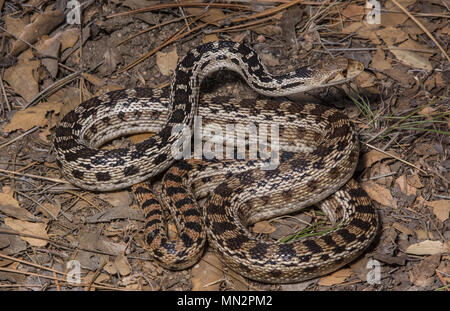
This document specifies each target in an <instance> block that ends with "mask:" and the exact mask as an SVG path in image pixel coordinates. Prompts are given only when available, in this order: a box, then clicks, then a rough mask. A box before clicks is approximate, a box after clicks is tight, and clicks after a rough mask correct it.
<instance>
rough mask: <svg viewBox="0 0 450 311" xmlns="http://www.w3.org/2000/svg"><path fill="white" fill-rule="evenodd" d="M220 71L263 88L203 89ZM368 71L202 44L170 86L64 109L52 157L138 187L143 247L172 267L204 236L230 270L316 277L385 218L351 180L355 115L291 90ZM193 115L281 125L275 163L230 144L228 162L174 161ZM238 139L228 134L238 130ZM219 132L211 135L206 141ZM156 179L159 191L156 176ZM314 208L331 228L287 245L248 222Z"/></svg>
mask: <svg viewBox="0 0 450 311" xmlns="http://www.w3.org/2000/svg"><path fill="white" fill-rule="evenodd" d="M223 69H226V70H230V71H234V72H236V73H238V74H239V75H240V76H241V77H242V78H243V79H244V80H245V81H246V82H247V84H248V85H249V86H250V87H251V88H252V89H253V90H254V91H256V93H258V95H257V96H256V97H254V98H240V97H236V96H231V95H229V96H227V95H221V96H214V95H210V94H201V95H202V96H201V97H200V86H201V84H202V81H203V80H204V78H205V77H206V76H208V75H210V74H211V73H213V72H216V71H219V70H223ZM363 70H364V66H363V65H362V64H361V63H360V62H359V61H356V60H351V59H346V58H343V57H336V58H335V59H334V60H332V61H326V62H319V63H317V64H313V65H309V66H305V67H301V68H298V69H295V70H293V71H291V72H288V73H284V74H279V75H275V74H272V73H270V72H269V71H268V70H267V68H266V67H265V65H264V64H263V62H262V61H261V59H260V57H259V55H258V53H257V52H256V51H254V50H253V49H252V48H250V47H249V46H247V45H246V44H243V43H238V42H232V41H214V42H209V43H206V44H202V45H200V46H198V47H196V48H193V49H192V50H190V51H189V52H188V53H187V54H186V55H185V56H184V57H183V58H182V59H181V60H180V61H179V63H178V64H177V67H176V69H175V70H174V74H173V78H172V82H171V85H170V87H167V88H163V89H158V88H148V87H144V88H135V89H124V90H117V91H112V92H109V93H105V94H102V95H99V96H96V97H92V98H91V99H89V100H87V101H85V102H83V103H81V104H80V105H79V106H78V107H76V108H75V109H73V110H72V111H70V112H69V113H67V114H66V115H65V116H64V117H63V118H62V119H61V121H60V123H59V124H58V126H57V128H56V131H55V138H54V150H55V154H56V163H57V164H58V166H59V168H60V171H61V173H62V175H63V176H64V177H65V178H66V179H67V180H68V181H69V182H71V183H72V184H74V185H76V186H78V187H80V188H83V189H86V190H90V191H114V190H118V189H124V188H128V187H132V191H133V193H134V195H135V196H136V199H137V201H138V202H139V204H140V205H141V207H142V209H143V212H144V217H145V225H144V229H143V231H144V237H145V238H144V240H145V242H146V245H147V246H148V249H149V251H150V253H151V255H152V256H153V258H154V259H155V260H156V261H157V262H158V263H160V264H161V265H162V266H164V267H166V268H169V269H174V270H177V269H185V268H187V267H190V266H192V265H193V264H195V263H196V262H197V261H198V260H199V258H200V257H201V255H202V253H203V250H204V249H205V245H206V242H208V244H209V245H211V246H212V248H213V249H215V250H216V252H217V254H218V255H219V257H220V258H221V260H222V261H223V262H224V263H225V265H226V266H227V267H229V268H231V269H232V270H234V271H236V272H238V273H240V274H242V275H243V276H245V277H248V278H250V279H253V280H256V281H260V282H266V283H293V282H299V281H303V280H307V279H311V278H314V277H317V276H321V275H324V274H327V273H330V272H332V271H335V270H337V269H339V268H340V267H342V266H344V265H345V264H347V263H349V262H351V261H352V260H354V259H355V258H357V257H358V256H360V255H361V254H362V253H363V252H364V250H365V249H367V247H368V246H369V245H370V244H371V243H372V241H373V240H374V238H375V236H376V234H377V231H378V225H379V219H378V214H377V211H376V210H375V208H374V206H373V204H372V202H371V200H370V198H369V197H368V195H367V193H366V192H365V191H364V189H363V188H362V187H361V186H360V185H359V184H358V183H357V182H356V181H355V180H354V179H352V175H353V173H354V170H355V167H356V163H357V160H358V155H359V141H358V138H357V134H356V130H355V128H354V125H353V123H352V122H351V120H349V118H348V117H347V116H346V115H345V114H344V113H343V112H341V111H339V110H337V109H335V108H330V107H325V106H323V105H318V104H312V103H295V102H292V101H287V100H286V99H285V97H286V96H289V95H293V94H297V93H301V92H306V91H310V90H314V89H316V88H322V87H328V86H332V85H336V84H341V83H344V82H346V81H349V80H351V79H353V78H354V77H356V76H357V75H358V74H359V73H361V72H362V71H363ZM196 116H200V117H202V118H203V119H202V121H203V122H204V124H206V125H208V124H214V125H216V126H218V127H219V130H220V129H223V130H224V131H225V130H226V129H225V127H226V126H227V125H229V124H233V125H237V124H241V125H243V126H244V127H243V128H244V131H245V129H246V128H248V126H249V125H255V124H256V125H257V126H259V127H261V128H262V126H273V125H276V126H277V127H278V132H279V135H278V138H276V137H275V135H274V136H273V137H272V136H271V137H270V142H275V143H277V146H279V151H278V152H277V153H276V159H277V164H276V165H275V166H274V167H271V168H270V169H267V167H266V166H267V164H268V160H269V159H271V160H272V158H267V157H266V158H263V157H259V158H258V157H256V158H251V159H250V158H248V152H247V153H245V152H244V153H245V156H244V157H243V158H242V157H241V158H239V157H236V154H237V153H235V152H234V151H233V155H234V158H232V159H228V158H220V157H219V158H217V157H213V158H206V157H205V156H204V155H203V156H200V158H195V157H191V158H190V159H189V158H188V159H181V160H180V159H177V158H176V156H175V155H174V152H173V150H174V146H178V145H179V143H180V141H189V140H190V138H189V137H188V138H186V137H185V136H184V135H185V133H184V132H183V131H180V130H177V128H178V127H179V126H184V128H188V129H192V128H193V127H194V126H195V124H194V119H195V117H196ZM236 128H237V127H236ZM142 132H154V133H155V134H154V135H153V136H151V137H150V138H148V139H146V140H144V141H142V142H140V143H136V144H130V145H129V146H125V147H119V148H114V149H107V150H105V149H104V148H103V149H102V148H101V146H102V145H104V144H105V143H106V142H109V141H111V140H113V139H115V138H118V137H121V136H125V135H130V134H135V133H142ZM219 132H220V131H219ZM241 134H242V133H241ZM233 135H234V136H233ZM233 135H232V136H231V137H228V138H227V139H228V141H235V139H236V137H237V136H239V135H240V134H239V133H238V131H235V132H234V134H233ZM216 136H217V135H216V134H214V131H212V132H210V133H209V134H207V135H205V136H204V137H203V138H202V139H203V140H205V141H206V140H211V139H214V138H217V137H216ZM244 136H245V134H244ZM248 137H249V134H248ZM222 143H225V141H222ZM219 145H220V144H217V145H215V146H219ZM244 145H245V146H248V142H246V143H244ZM263 145H264V144H261V147H264V146H263ZM266 147H267V146H266ZM266 150H269V151H270V148H268V149H266ZM269 153H270V152H269ZM258 154H259V155H261V152H259V153H258ZM160 175H162V182H161V193H157V192H156V191H155V189H154V187H153V184H152V182H151V181H152V180H153V179H154V178H153V177H155V176H160ZM155 178H156V177H155ZM200 200H204V202H203V204H201V206H200V204H199V202H200ZM312 205H316V206H318V207H319V208H320V209H321V210H322V212H323V213H324V214H325V215H326V216H328V218H329V219H330V221H331V223H332V225H333V228H332V229H330V230H329V231H327V232H326V233H324V234H322V235H317V236H308V237H304V238H300V239H298V240H295V241H293V242H288V243H281V242H278V241H272V240H270V239H267V237H264V236H261V235H257V234H255V233H253V232H252V231H251V229H250V227H251V226H252V225H253V224H255V223H257V222H260V221H263V220H267V219H271V218H273V217H279V216H283V215H286V214H292V213H296V212H299V211H300V210H302V209H303V208H305V207H308V206H312ZM167 211H169V213H171V214H172V215H173V216H174V221H175V224H176V227H177V231H178V234H177V238H176V239H175V240H173V239H171V238H169V237H168V235H167V225H166V223H165V215H166V214H167Z"/></svg>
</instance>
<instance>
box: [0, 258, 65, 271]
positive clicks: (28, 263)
mask: <svg viewBox="0 0 450 311" xmlns="http://www.w3.org/2000/svg"><path fill="white" fill-rule="evenodd" d="M0 258H4V259H9V260H12V261H16V262H20V263H21V264H24V265H29V266H32V267H35V268H39V269H43V270H47V271H51V272H55V273H58V274H61V275H66V273H64V272H61V271H58V270H55V269H52V268H48V267H46V266H42V265H38V264H35V263H34V262H30V261H26V260H23V259H19V258H15V257H11V256H8V255H5V254H2V253H0Z"/></svg>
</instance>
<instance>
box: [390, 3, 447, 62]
mask: <svg viewBox="0 0 450 311" xmlns="http://www.w3.org/2000/svg"><path fill="white" fill-rule="evenodd" d="M392 2H393V3H394V4H395V5H396V6H398V7H399V9H400V10H402V11H403V12H404V13H405V14H406V15H408V17H409V18H411V19H412V20H413V21H414V22H415V23H416V24H417V26H419V27H420V28H421V29H422V30H423V31H424V32H425V33H426V34H427V36H428V37H429V38H430V39H431V40H432V41H433V42H434V44H436V46H437V47H438V48H439V50H441V52H442V54H444V56H445V58H447V61H449V62H450V57H449V56H448V54H447V52H446V51H445V50H444V49H443V48H442V46H441V45H440V44H439V42H438V41H437V40H436V39H435V38H434V37H433V35H432V34H431V33H430V32H429V31H428V29H426V28H425V26H423V25H422V23H421V22H419V21H418V20H417V18H415V17H414V16H412V15H411V13H409V12H408V10H407V9H405V8H404V7H403V6H402V5H401V4H400V3H398V2H397V1H396V0H392Z"/></svg>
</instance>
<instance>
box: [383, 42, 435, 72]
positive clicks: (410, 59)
mask: <svg viewBox="0 0 450 311" xmlns="http://www.w3.org/2000/svg"><path fill="white" fill-rule="evenodd" d="M389 50H390V51H391V52H392V54H394V55H395V57H396V58H397V59H398V60H399V61H400V62H402V63H403V64H405V65H407V66H410V67H412V68H418V69H425V70H427V71H431V70H432V69H433V66H432V65H431V63H430V61H429V60H428V59H427V58H425V57H423V56H421V55H419V54H418V53H416V52H413V51H407V50H397V49H395V48H394V47H392V46H389Z"/></svg>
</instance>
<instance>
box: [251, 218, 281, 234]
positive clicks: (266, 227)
mask: <svg viewBox="0 0 450 311" xmlns="http://www.w3.org/2000/svg"><path fill="white" fill-rule="evenodd" d="M275 230H276V228H275V227H274V226H272V225H271V224H270V222H268V221H267V220H265V221H260V222H257V223H255V224H254V225H253V232H255V233H265V234H270V233H273V232H275Z"/></svg>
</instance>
